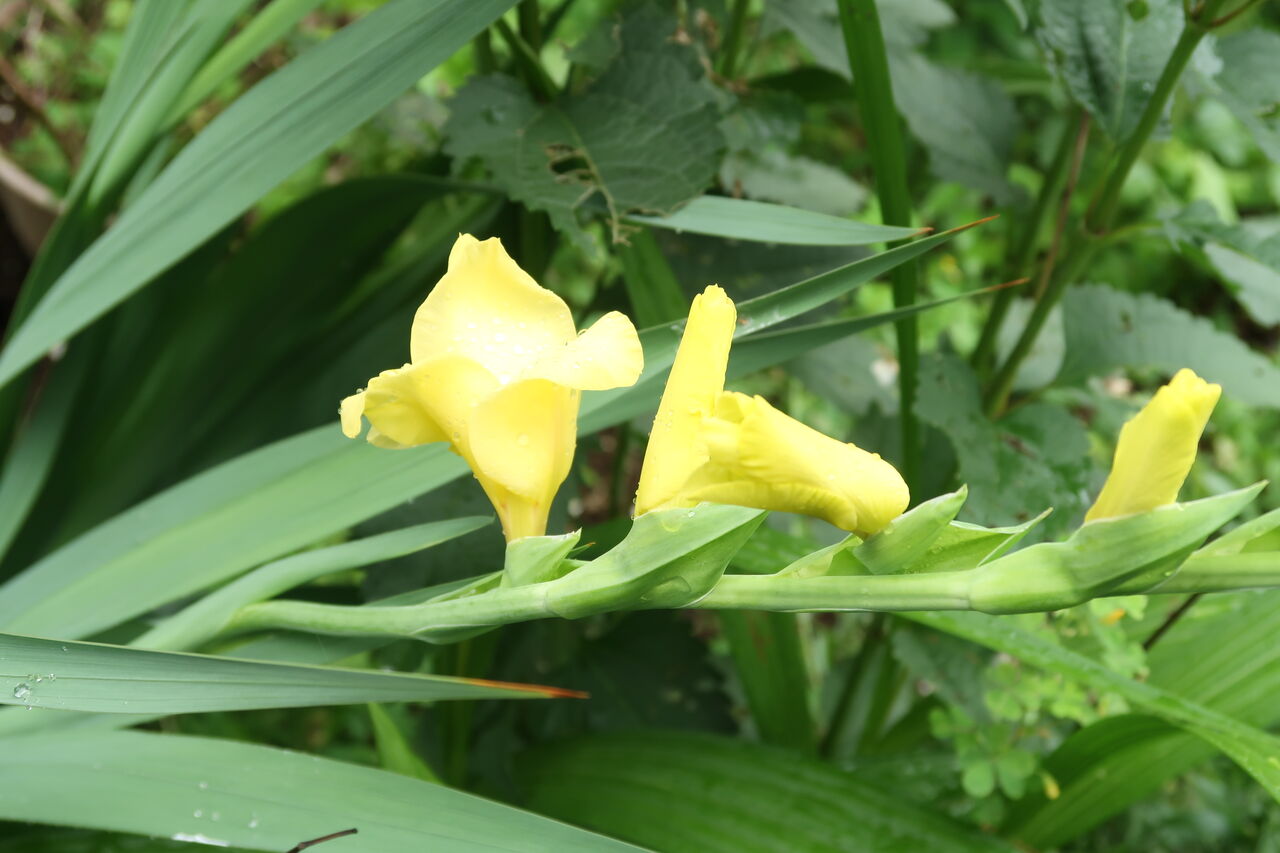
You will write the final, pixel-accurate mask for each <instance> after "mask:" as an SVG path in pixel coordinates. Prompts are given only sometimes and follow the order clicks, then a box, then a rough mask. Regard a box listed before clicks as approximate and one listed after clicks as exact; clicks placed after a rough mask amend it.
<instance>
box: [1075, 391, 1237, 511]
mask: <svg viewBox="0 0 1280 853" xmlns="http://www.w3.org/2000/svg"><path fill="white" fill-rule="evenodd" d="M1221 394H1222V388H1221V387H1220V386H1218V385H1214V384H1212V383H1209V382H1205V381H1204V380H1203V379H1201V378H1200V377H1199V376H1197V375H1196V374H1195V373H1193V372H1192V371H1190V370H1188V369H1186V368H1183V369H1182V370H1179V371H1178V373H1177V374H1176V375H1175V376H1174V377H1173V379H1172V381H1170V382H1169V384H1168V385H1165V386H1164V387H1163V388H1161V389H1160V390H1159V391H1157V392H1156V393H1155V396H1154V397H1152V398H1151V402H1149V403H1147V405H1146V406H1144V407H1143V408H1142V411H1140V412H1138V414H1136V415H1134V416H1133V418H1132V419H1131V420H1130V421H1129V422H1128V423H1126V424H1125V425H1124V426H1123V427H1121V429H1120V440H1119V441H1118V442H1117V443H1116V455H1115V459H1114V460H1113V461H1112V463H1111V473H1110V474H1109V475H1107V482H1106V483H1105V484H1104V485H1103V487H1102V492H1101V494H1099V495H1098V500H1097V501H1095V502H1094V504H1093V507H1092V508H1090V510H1089V512H1088V514H1086V515H1085V521H1096V520H1098V519H1102V518H1115V517H1117V516H1121V515H1132V514H1134V513H1138V512H1145V511H1146V510H1149V509H1155V508H1156V507H1158V506H1164V505H1166V504H1171V503H1173V502H1174V501H1176V500H1177V499H1178V491H1179V489H1181V488H1182V483H1183V481H1184V480H1186V479H1187V474H1189V473H1190V472H1191V465H1192V463H1194V462H1195V460H1196V447H1197V446H1198V445H1199V443H1200V435H1201V433H1203V432H1204V427H1205V424H1206V423H1208V422H1209V415H1210V414H1212V412H1213V407H1214V406H1215V405H1217V403H1218V397H1219V396H1220V395H1221Z"/></svg>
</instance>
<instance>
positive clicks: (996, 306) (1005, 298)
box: [970, 110, 1080, 374]
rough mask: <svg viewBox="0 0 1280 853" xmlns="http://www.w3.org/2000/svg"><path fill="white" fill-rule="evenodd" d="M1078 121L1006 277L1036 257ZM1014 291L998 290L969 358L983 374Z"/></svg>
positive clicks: (1053, 164)
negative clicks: (1041, 233)
mask: <svg viewBox="0 0 1280 853" xmlns="http://www.w3.org/2000/svg"><path fill="white" fill-rule="evenodd" d="M1079 123H1080V115H1079V111H1078V110H1077V111H1076V112H1075V113H1073V115H1072V116H1071V118H1070V119H1069V120H1068V121H1067V123H1066V124H1065V125H1064V126H1063V128H1062V136H1061V137H1060V138H1059V139H1058V147H1057V149H1056V150H1055V151H1054V153H1053V159H1052V160H1051V161H1050V163H1049V170H1048V171H1047V172H1046V173H1045V176H1044V182H1043V183H1042V184H1041V185H1040V192H1039V193H1037V194H1036V200H1035V203H1034V204H1033V205H1032V207H1031V211H1030V213H1029V214H1028V215H1027V217H1026V218H1025V219H1024V220H1023V221H1022V225H1021V230H1020V231H1019V232H1018V238H1017V242H1016V243H1014V245H1013V250H1012V251H1011V252H1010V254H1009V258H1010V260H1009V264H1008V266H1007V267H1006V268H1005V278H1006V279H1015V278H1020V277H1022V276H1025V275H1029V271H1030V269H1031V264H1032V262H1033V261H1034V260H1035V254H1036V246H1037V243H1038V240H1037V238H1038V237H1039V236H1040V231H1041V230H1042V229H1043V228H1044V223H1045V219H1046V217H1048V215H1049V211H1051V210H1052V209H1053V200H1054V199H1055V198H1058V197H1059V196H1060V195H1061V194H1062V188H1063V186H1064V185H1065V184H1066V181H1067V170H1068V166H1069V165H1070V163H1071V152H1072V150H1073V149H1074V147H1075V145H1074V143H1075V141H1076V137H1077V135H1078V132H1079ZM1015 295H1016V291H1015V290H1014V289H1013V288H1005V289H1003V290H998V291H996V295H995V298H994V299H993V300H992V301H991V310H990V312H988V314H987V320H986V323H985V324H984V325H983V327H982V335H981V337H980V338H979V339H978V345H977V347H975V348H974V350H973V356H972V357H971V359H970V363H971V364H972V365H973V367H974V369H975V370H977V371H978V372H979V373H981V374H986V373H987V372H988V371H989V370H991V368H992V367H994V362H995V357H996V343H997V341H998V340H999V336H1000V327H1001V326H1002V325H1003V324H1004V318H1005V316H1006V315H1008V313H1009V306H1010V305H1012V304H1013V297H1014V296H1015Z"/></svg>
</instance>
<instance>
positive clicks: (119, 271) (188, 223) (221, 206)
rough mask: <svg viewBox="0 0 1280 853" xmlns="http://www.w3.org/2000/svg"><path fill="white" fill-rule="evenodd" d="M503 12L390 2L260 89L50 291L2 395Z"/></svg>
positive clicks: (468, 1)
mask: <svg viewBox="0 0 1280 853" xmlns="http://www.w3.org/2000/svg"><path fill="white" fill-rule="evenodd" d="M511 5H512V0H438V2H433V3H423V2H421V0H391V1H390V2H388V3H387V4H385V5H383V6H380V7H379V8H377V9H376V10H374V11H373V12H370V13H369V14H368V15H366V16H365V17H364V18H362V19H361V20H359V21H357V22H356V23H354V24H352V25H350V26H349V27H347V28H345V29H343V30H342V31H341V32H339V33H337V34H336V35H334V36H333V37H332V38H330V39H329V40H328V41H326V42H324V43H323V44H320V45H318V46H316V47H315V48H313V49H311V50H309V51H307V52H306V53H304V54H303V55H302V56H300V57H298V58H297V59H295V60H294V61H293V62H291V63H289V64H288V65H286V66H285V67H284V68H282V69H280V70H279V71H277V72H275V73H274V74H272V75H271V76H270V77H268V78H267V79H265V80H263V81H262V82H261V83H259V84H258V85H257V86H255V87H254V88H253V89H252V90H250V91H249V92H247V93H246V94H245V95H244V96H243V97H241V98H240V99H239V100H238V101H236V102H235V103H234V104H232V105H231V106H230V107H229V108H228V109H227V110H226V111H225V112H223V113H221V114H220V115H219V116H218V117H217V118H216V119H214V120H213V121H212V122H211V123H210V124H209V126H208V127H206V128H205V129H204V131H203V132H202V133H201V134H200V135H199V136H197V137H196V139H195V140H193V141H192V143H191V144H190V145H188V146H187V147H186V148H185V149H184V150H183V151H181V152H180V153H179V154H178V156H177V157H176V158H175V159H174V160H173V162H172V163H170V164H169V166H168V167H167V168H166V169H165V170H164V172H162V173H161V175H160V176H159V177H158V178H157V179H156V180H155V181H154V182H153V183H152V184H151V185H150V186H149V187H148V188H147V190H146V191H145V192H144V193H143V195H142V196H141V197H140V198H138V200H137V201H136V202H135V203H134V204H133V205H131V206H130V207H129V209H128V210H127V211H125V213H124V214H123V215H122V216H121V217H120V219H119V220H118V221H117V222H116V223H115V225H114V226H113V227H112V228H111V230H110V231H108V232H107V233H106V234H104V235H103V236H102V237H101V238H99V239H98V241H97V242H96V243H94V244H93V245H92V246H91V247H90V248H89V249H88V250H87V251H86V252H85V253H84V254H83V255H81V256H80V257H79V258H78V259H77V260H76V262H75V263H74V264H73V265H72V266H71V267H70V268H69V269H68V270H67V271H66V272H65V273H64V274H63V275H62V277H61V278H59V279H58V281H57V282H55V283H54V285H53V287H52V288H51V289H50V290H49V292H48V294H47V295H46V296H45V298H44V299H42V300H41V302H40V304H39V305H38V306H36V308H35V310H34V311H33V312H32V313H31V315H30V316H29V317H28V318H27V321H26V322H25V323H23V325H22V326H21V328H19V329H18V331H17V332H15V333H14V334H13V335H12V336H11V337H10V338H9V340H8V341H7V342H6V345H5V348H4V349H3V350H2V351H0V384H3V383H7V382H9V381H11V380H12V379H13V378H14V377H15V376H16V375H17V374H18V373H19V372H21V371H22V370H23V369H25V368H26V367H28V366H30V365H31V364H32V363H34V362H35V361H36V360H37V359H38V358H40V356H41V355H43V354H44V353H45V352H47V351H48V350H49V349H50V348H51V347H52V346H54V345H55V344H56V343H57V342H58V341H61V340H65V339H66V338H68V337H70V336H71V335H73V334H74V333H75V332H77V331H78V330H80V329H82V328H83V327H84V326H86V325H88V324H89V323H90V322H92V321H93V320H94V319H96V318H97V317H99V316H101V315H102V314H103V313H104V312H106V311H107V310H109V309H110V308H111V307H113V306H114V305H116V304H118V303H119V302H121V301H123V300H124V299H126V298H128V296H129V295H130V294H132V293H133V292H135V291H136V290H138V289H139V288H141V287H143V286H144V285H146V284H147V282H149V281H150V280H151V279H152V278H154V277H155V276H156V275H158V274H159V273H160V272H162V271H163V270H165V269H166V268H167V267H169V266H170V265H172V264H173V263H174V262H176V261H177V260H178V259H180V258H181V257H183V256H184V255H185V254H187V253H188V252H189V251H191V250H192V249H193V248H195V247H196V246H198V245H199V244H201V243H202V242H204V240H205V239H207V238H208V237H209V236H211V235H212V234H214V233H215V232H217V231H218V229H220V228H222V227H223V226H224V225H226V224H227V223H228V222H231V221H232V220H233V219H235V218H236V217H237V216H239V215H240V214H241V213H243V212H244V211H245V210H247V209H248V208H249V207H250V206H251V205H252V204H253V203H254V202H255V201H257V200H258V199H259V198H260V197H261V196H262V195H263V194H264V193H266V192H267V191H268V190H270V189H271V188H272V187H274V186H275V185H276V184H278V183H279V182H280V181H282V180H284V179H285V178H286V177H288V176H289V175H290V174H292V173H293V172H294V171H295V170H296V169H297V168H298V167H299V166H301V165H302V164H303V163H305V162H307V161H308V160H310V159H311V158H312V157H314V156H315V155H317V154H319V153H320V152H322V151H323V150H324V149H325V148H326V147H328V146H329V145H330V144H331V143H332V142H333V141H334V140H336V139H338V138H340V137H341V136H342V135H343V134H345V133H346V132H348V131H349V130H351V129H352V128H354V127H356V126H357V125H359V124H360V123H361V122H362V121H364V120H365V119H366V118H368V117H369V116H371V115H373V114H374V113H375V112H377V111H378V110H379V109H380V108H382V107H383V106H385V105H386V104H387V103H389V102H390V101H391V100H392V99H393V98H394V97H396V96H397V95H399V94H400V93H402V92H403V91H404V90H406V89H407V88H409V87H410V86H411V85H413V83H414V82H416V81H417V80H418V79H419V78H420V77H421V76H422V75H423V74H425V73H426V72H427V71H429V70H431V69H432V68H433V67H435V66H436V65H437V64H439V63H440V62H442V61H443V60H444V59H445V58H447V57H448V56H449V55H451V54H452V53H453V52H454V51H455V50H457V49H458V48H459V47H460V46H461V45H463V44H464V43H466V41H467V39H469V38H470V37H471V36H473V35H474V34H475V33H476V32H478V31H479V30H481V29H483V28H484V27H485V26H486V25H487V24H488V23H489V22H490V21H492V20H493V19H494V18H495V17H497V16H498V15H499V14H501V13H502V12H503V11H505V10H506V9H507V8H508V7H510V6H511Z"/></svg>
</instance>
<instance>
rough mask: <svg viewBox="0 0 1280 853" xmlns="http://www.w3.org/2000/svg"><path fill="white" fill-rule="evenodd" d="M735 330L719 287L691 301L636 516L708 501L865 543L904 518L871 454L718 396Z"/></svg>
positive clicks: (762, 406)
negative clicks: (784, 516)
mask: <svg viewBox="0 0 1280 853" xmlns="http://www.w3.org/2000/svg"><path fill="white" fill-rule="evenodd" d="M736 322H737V312H736V309H735V308H734V305H733V301H732V300H730V299H729V297H728V296H727V295H726V294H725V292H724V291H723V290H721V289H720V288H719V287H709V288H707V290H706V291H704V292H703V293H702V294H701V295H700V296H699V297H697V298H696V299H695V300H694V303H693V307H692V309H691V310H690V312H689V322H688V324H687V325H686V326H685V331H684V336H683V337H682V338H681V340H680V348H679V350H678V351H677V353H676V359H675V363H674V365H673V366H672V368H671V377H670V378H669V379H668V381H667V387H666V390H665V391H664V392H663V395H662V403H661V405H660V406H659V408H658V415H657V417H656V418H655V419H654V424H653V433H652V435H651V436H650V437H649V448H648V450H647V451H646V452H645V458H644V467H643V468H642V469H641V472H640V488H639V490H638V491H637V493H636V514H637V515H643V514H644V513H646V512H650V511H652V510H656V509H666V508H669V507H689V506H694V505H696V504H698V503H700V502H702V501H708V502H712V503H724V504H734V505H737V506H749V507H756V508H759V509H769V510H780V511H785V512H797V513H801V514H804V515H812V516H816V517H818V518H822V519H825V520H826V521H829V522H831V523H832V524H834V525H836V526H837V527H840V528H842V529H844V530H848V531H850V532H854V533H858V534H859V535H863V536H866V535H870V534H872V533H875V532H876V531H878V530H881V529H882V528H883V527H884V526H885V525H887V524H888V523H889V522H890V521H892V520H893V519H894V518H896V517H897V516H899V515H901V514H902V513H903V511H905V510H906V508H907V505H908V503H909V502H910V494H909V492H908V490H907V484H906V482H904V481H903V479H902V476H901V475H900V474H899V473H898V472H897V470H896V469H894V467H893V466H892V465H890V464H889V463H888V462H885V461H884V460H883V459H881V458H880V457H879V456H878V455H877V454H874V453H868V452H867V451H865V450H862V449H861V448H859V447H857V446H855V445H852V444H846V443H844V442H842V441H837V440H836V439H834V438H831V437H830V436H826V435H823V434H822V433H820V432H818V431H817V430H815V429H813V428H812V427H809V426H806V425H805V424H803V423H801V422H799V421H797V420H795V419H794V418H792V417H790V416H788V415H786V414H783V413H782V412H780V411H778V410H777V409H775V408H774V407H773V406H771V405H770V404H769V403H768V401H766V400H765V399H764V398H762V397H749V396H747V395H745V394H738V393H734V392H725V391H724V374H725V369H726V368H727V366H728V362H729V348H730V345H731V343H732V341H733V331H734V327H735V325H736Z"/></svg>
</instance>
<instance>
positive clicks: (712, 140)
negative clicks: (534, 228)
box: [445, 8, 724, 246]
mask: <svg viewBox="0 0 1280 853" xmlns="http://www.w3.org/2000/svg"><path fill="white" fill-rule="evenodd" d="M675 28H676V23H675V21H674V19H669V18H666V17H665V16H662V15H660V14H659V13H657V12H655V11H652V10H650V9H648V8H646V9H644V10H642V11H640V12H638V13H635V14H633V15H632V16H631V17H630V18H628V19H627V20H626V21H625V22H624V23H623V25H622V28H621V35H620V39H621V44H620V50H619V53H618V56H617V57H616V59H615V60H614V61H613V62H612V63H611V64H610V66H609V68H608V69H607V70H606V71H605V72H604V73H603V74H602V75H601V76H600V77H599V78H598V79H597V80H595V81H594V82H593V83H591V84H590V85H589V86H588V87H587V88H586V89H585V90H584V91H583V92H582V93H580V94H567V95H562V96H561V97H559V98H557V99H556V101H554V102H553V103H550V104H546V105H541V104H538V103H537V102H536V101H534V100H533V98H532V97H531V96H530V95H529V93H528V91H527V90H526V88H525V87H524V86H523V85H522V84H520V83H519V82H518V81H516V80H515V79H514V78H511V77H506V76H502V75H487V76H481V77H475V78H473V79H472V80H471V81H470V82H468V83H467V85H466V86H464V87H463V88H462V89H461V90H460V91H459V92H458V94H457V95H456V96H455V97H454V99H453V101H452V110H453V112H452V114H451V115H450V117H449V122H448V124H447V125H446V126H445V132H446V133H447V134H448V137H449V139H448V142H447V143H446V146H445V147H446V150H447V151H448V152H449V153H450V154H452V155H453V156H454V157H455V158H457V159H458V160H459V161H466V160H469V159H471V158H473V157H474V158H478V159H480V160H481V161H482V162H483V163H484V165H485V166H486V167H487V168H488V169H489V171H490V172H491V173H492V174H493V177H494V179H495V180H496V181H497V182H498V183H499V184H500V185H501V186H502V187H503V189H504V190H506V192H507V193H508V194H509V195H510V196H511V197H512V198H514V199H516V200H518V201H521V202H523V203H524V204H525V206H526V207H529V208H531V209H534V210H545V211H546V212H547V213H548V215H550V217H551V221H552V223H553V224H554V225H555V226H556V228H557V229H558V230H560V231H561V232H563V233H565V234H567V235H569V236H571V237H572V238H574V239H575V240H576V241H578V242H579V243H580V244H581V245H583V246H589V245H590V244H589V242H588V239H587V236H586V234H585V232H583V230H582V223H581V221H580V219H579V215H580V213H581V208H582V205H583V204H584V203H585V202H586V201H587V200H588V199H591V198H592V197H594V196H599V198H600V200H601V201H602V202H603V204H604V206H605V208H606V211H607V215H608V217H609V220H610V222H611V224H612V228H613V235H614V239H615V241H617V240H618V239H619V238H620V237H621V227H622V224H621V222H622V218H623V217H624V216H625V215H626V214H628V213H634V212H640V213H654V214H661V213H666V212H669V211H671V210H673V209H675V208H676V207H677V206H678V205H680V204H681V203H683V202H685V201H688V200H689V199H691V198H693V197H694V196H696V195H698V194H699V193H701V192H702V191H703V190H704V189H705V188H706V187H707V185H708V184H710V183H711V181H712V180H713V179H714V177H715V173H716V169H717V168H718V167H719V165H720V154H721V151H722V150H723V148H724V138H723V136H722V134H721V133H720V129H719V126H718V122H719V110H718V108H717V101H716V95H715V92H714V90H713V89H712V88H711V87H710V86H709V85H708V84H707V82H706V81H705V80H704V79H702V76H701V72H700V69H699V68H698V66H697V64H696V62H695V61H694V57H693V53H692V51H691V50H690V49H689V48H688V47H685V46H681V45H678V44H674V43H672V42H671V41H670V36H671V34H672V33H674V31H675ZM513 142H514V144H513Z"/></svg>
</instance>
